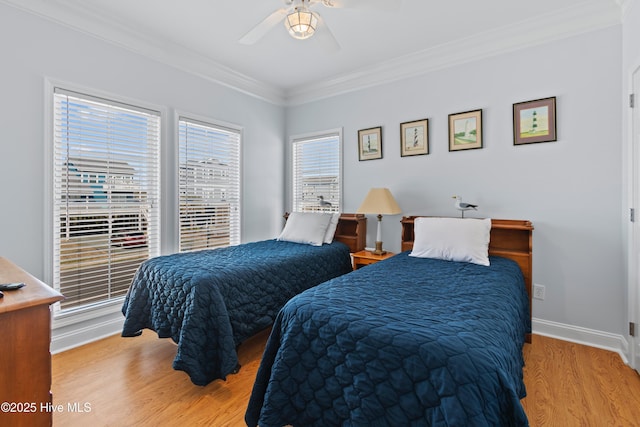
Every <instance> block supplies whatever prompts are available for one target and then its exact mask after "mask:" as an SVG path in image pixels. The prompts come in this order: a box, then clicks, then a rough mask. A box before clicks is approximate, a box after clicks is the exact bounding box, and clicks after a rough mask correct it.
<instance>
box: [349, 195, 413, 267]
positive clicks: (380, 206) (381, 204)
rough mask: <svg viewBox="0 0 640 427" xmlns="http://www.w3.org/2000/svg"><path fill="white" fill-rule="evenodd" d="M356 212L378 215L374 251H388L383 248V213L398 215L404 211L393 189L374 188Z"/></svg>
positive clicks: (383, 252)
mask: <svg viewBox="0 0 640 427" xmlns="http://www.w3.org/2000/svg"><path fill="white" fill-rule="evenodd" d="M356 212H357V213H362V214H375V215H378V231H377V234H376V249H375V250H374V251H373V253H374V254H376V255H383V254H385V253H387V251H384V250H382V215H397V214H399V213H401V212H402V211H401V210H400V207H399V206H398V203H396V200H395V199H394V198H393V195H392V194H391V191H389V189H388V188H372V189H371V190H369V193H367V197H365V198H364V201H363V202H362V204H361V205H360V207H359V208H358V210H357V211H356Z"/></svg>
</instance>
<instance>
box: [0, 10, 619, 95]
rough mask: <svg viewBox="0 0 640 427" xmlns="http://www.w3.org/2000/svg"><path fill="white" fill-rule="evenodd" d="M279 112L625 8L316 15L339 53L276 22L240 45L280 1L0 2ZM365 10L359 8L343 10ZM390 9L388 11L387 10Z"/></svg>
mask: <svg viewBox="0 0 640 427" xmlns="http://www.w3.org/2000/svg"><path fill="white" fill-rule="evenodd" d="M0 1H2V2H4V3H7V4H10V5H12V6H15V7H19V8H21V9H24V10H27V11H30V12H33V13H36V14H38V15H41V16H44V17H46V18H48V19H53V20H55V21H57V22H60V23H63V24H65V25H68V26H70V27H73V28H76V29H79V30H81V31H84V32H86V33H91V34H93V35H95V36H97V37H99V38H101V39H104V40H107V41H109V42H112V43H116V44H118V45H121V46H123V47H126V48H128V49H131V50H134V51H136V52H139V53H141V54H144V55H147V56H150V57H153V58H154V59H157V60H161V61H163V62H167V63H169V64H172V65H174V66H177V67H179V68H181V69H184V70H186V71H190V72H193V73H196V74H199V75H201V76H203V77H205V78H209V79H212V80H215V81H218V82H221V83H223V84H226V85H228V86H232V87H235V88H237V89H239V90H241V91H244V92H246V93H250V94H252V95H254V96H258V97H261V98H264V99H267V100H269V101H272V102H276V103H283V104H286V103H296V102H304V101H306V100H309V99H317V98H320V97H323V96H326V95H327V94H328V93H339V92H344V91H346V90H350V88H354V87H361V86H367V85H371V84H376V83H379V82H382V81H389V80H393V79H398V78H403V77H406V76H410V75H413V74H417V73H420V72H424V71H425V70H431V69H437V68H442V67H445V66H448V65H451V64H455V63H461V62H465V61H469V60H473V59H477V58H479V57H484V56H488V55H492V54H496V53H501V52H505V51H510V50H514V49H518V48H521V47H524V46H528V45H531V44H536V43H541V42H546V41H549V40H553V39H557V38H561V37H567V36H571V35H574V34H579V33H581V32H585V31H591V30H594V29H598V28H604V27H606V26H610V25H615V24H617V23H619V22H620V21H621V4H622V5H624V4H625V0H535V1H523V0H482V1H479V0H439V1H431V0H387V1H388V2H389V3H393V4H395V3H397V4H398V7H397V8H395V10H386V11H381V10H371V9H370V8H366V7H362V8H356V7H353V8H344V9H330V8H326V7H324V6H322V5H317V7H316V9H315V10H317V11H319V12H320V13H321V15H322V17H323V19H324V21H325V23H326V24H327V26H328V27H329V28H330V30H331V32H332V33H333V35H334V36H335V38H336V39H337V41H338V42H339V44H340V46H341V48H340V50H337V51H331V50H329V49H327V48H326V46H325V44H323V43H322V41H323V40H322V38H323V37H326V34H324V35H323V34H321V32H322V31H325V32H326V29H322V28H321V29H319V30H318V33H316V35H315V36H314V37H312V38H310V39H308V40H295V39H293V38H292V37H290V36H289V35H288V33H287V31H286V29H285V28H284V25H282V24H278V25H276V26H275V27H274V28H273V29H272V30H270V31H269V32H268V33H267V34H266V35H265V36H264V37H263V38H262V39H261V40H259V41H258V42H257V43H255V44H254V45H249V46H247V45H243V44H240V43H239V42H238V40H239V39H240V38H241V37H242V36H243V35H244V34H245V33H246V32H247V31H249V30H250V29H251V28H253V27H254V26H255V25H257V24H258V23H259V22H260V21H261V20H262V19H264V18H265V17H267V16H268V15H269V14H270V13H271V12H273V11H275V10H277V9H279V8H282V7H284V6H285V4H284V3H285V2H284V0H248V1H239V0H0ZM343 1H344V3H346V4H347V5H348V4H349V2H350V1H351V2H356V3H360V4H362V3H366V1H367V0H343ZM391 9H394V8H391Z"/></svg>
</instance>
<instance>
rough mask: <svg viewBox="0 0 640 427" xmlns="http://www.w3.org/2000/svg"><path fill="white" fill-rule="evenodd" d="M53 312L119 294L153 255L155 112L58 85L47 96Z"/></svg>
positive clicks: (157, 137) (156, 171)
mask: <svg viewBox="0 0 640 427" xmlns="http://www.w3.org/2000/svg"><path fill="white" fill-rule="evenodd" d="M53 103H54V106H53V107H54V108H53V115H54V117H53V132H54V138H53V143H54V149H53V157H54V158H53V174H54V176H53V187H54V188H53V199H54V200H53V215H54V218H53V233H54V235H53V244H54V248H53V249H54V250H53V258H54V259H53V280H54V287H55V288H56V289H57V290H59V291H60V292H61V293H62V294H63V295H64V296H65V300H64V301H62V302H61V303H60V306H59V307H57V308H56V312H57V313H58V314H61V313H64V312H68V311H71V310H76V309H79V308H85V307H87V306H91V305H98V304H103V303H108V302H111V301H114V300H120V299H121V298H122V297H123V296H124V295H125V294H126V292H127V290H128V288H129V285H130V284H131V279H132V277H133V275H134V273H135V271H136V269H137V268H138V266H139V265H140V263H141V262H142V261H144V260H146V259H148V258H150V257H152V256H156V255H158V254H159V204H158V199H159V147H160V113H159V112H157V111H150V110H147V109H144V108H139V107H134V106H131V105H126V104H122V103H119V102H116V101H110V100H105V99H101V98H96V97H93V96H90V95H85V94H80V93H75V92H72V91H67V90H64V89H60V88H55V89H54V96H53Z"/></svg>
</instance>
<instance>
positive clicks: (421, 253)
mask: <svg viewBox="0 0 640 427" xmlns="http://www.w3.org/2000/svg"><path fill="white" fill-rule="evenodd" d="M490 231H491V219H489V218H487V219H475V218H416V219H415V221H414V234H415V239H414V242H413V250H412V251H411V253H410V254H409V256H413V257H418V258H437V259H444V260H448V261H464V262H471V263H474V264H480V265H489V235H490Z"/></svg>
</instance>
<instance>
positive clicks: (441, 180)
mask: <svg viewBox="0 0 640 427" xmlns="http://www.w3.org/2000/svg"><path fill="white" fill-rule="evenodd" d="M636 9H637V7H636ZM634 16H635V18H634V20H635V21H634V22H638V17H637V13H636V14H635V15H634ZM637 27H638V26H637V25H636V28H637ZM622 28H624V32H625V40H632V39H634V40H638V39H640V36H638V33H637V30H633V29H632V26H631V25H629V24H628V23H625V25H624V26H623V27H622ZM622 28H621V27H612V28H608V29H604V30H599V31H595V32H591V33H586V34H583V35H581V36H578V37H573V38H569V39H565V40H560V41H554V42H553V43H549V44H546V45H540V46H534V47H528V48H525V49H523V50H521V51H518V52H514V53H510V54H504V55H500V56H495V57H492V58H487V59H483V60H479V61H474V62H470V63H467V64H463V65H458V66H455V67H451V68H448V69H445V70H440V71H435V72H430V73H428V74H425V75H423V76H420V77H415V78H412V79H408V80H404V81H401V82H394V83H389V84H387V85H381V86H378V87H374V88H369V89H366V90H361V91H357V92H353V93H349V94H345V95H340V96H336V97H333V98H329V99H325V100H322V101H317V102H312V103H309V104H304V105H296V106H291V107H288V108H284V107H281V106H276V105H272V104H269V103H266V102H263V101H260V100H257V99H256V98H253V97H250V96H247V95H244V94H241V93H239V92H236V91H233V90H231V89H229V88H227V87H224V86H222V85H218V84H215V83H212V82H211V81H208V80H205V79H201V78H199V77H196V76H193V75H190V74H187V73H185V72H183V71H180V70H178V69H175V68H172V67H170V66H167V65H164V64H161V63H158V62H155V61H153V60H150V59H147V58H145V57H142V56H140V55H137V54H134V53H132V52H130V51H128V50H125V49H122V48H120V47H116V46H114V45H112V44H109V43H105V42H102V41H100V40H97V39H95V38H92V37H90V36H87V35H85V34H82V33H79V32H76V31H73V30H70V29H68V28H66V27H63V26H60V25H57V24H54V23H52V22H50V21H46V20H43V19H40V18H38V17H35V16H33V15H30V14H27V13H24V12H21V11H18V10H16V9H14V8H11V7H8V6H5V5H2V4H0V46H1V48H2V49H1V50H2V53H3V61H2V63H3V65H4V67H3V68H2V71H1V73H2V74H1V75H2V77H3V78H2V82H3V83H2V85H3V95H4V100H5V102H3V103H2V104H1V105H0V132H1V133H0V135H1V136H2V139H1V140H0V166H1V167H0V180H1V181H0V182H2V184H0V195H1V196H2V199H3V200H4V201H5V208H4V209H2V210H1V211H0V236H1V237H0V255H1V256H4V257H7V258H9V259H11V260H13V261H14V262H16V263H17V264H19V265H20V266H21V267H23V268H25V269H26V270H28V271H30V272H31V273H33V274H34V275H36V276H38V277H40V278H45V276H46V275H45V271H44V266H45V265H46V263H45V249H44V248H43V245H44V237H43V236H44V233H45V231H46V230H45V227H44V219H43V213H44V212H45V206H46V205H45V203H46V200H45V191H44V185H45V183H46V182H47V177H46V176H45V173H44V164H45V156H44V144H45V134H46V130H45V129H44V115H45V109H44V102H45V93H44V91H45V84H44V82H45V79H46V78H52V79H55V80H56V81H66V82H70V83H73V84H74V85H78V86H84V87H87V88H91V89H95V90H98V91H101V92H107V93H113V94H115V95H121V96H124V97H127V98H130V99H134V100H136V99H137V100H140V101H142V102H144V103H150V104H154V105H157V106H159V107H161V108H164V111H165V113H166V115H165V123H167V127H166V128H165V131H166V135H165V136H166V138H165V146H164V147H163V153H164V155H165V157H164V158H163V165H164V167H165V168H166V169H168V170H169V171H170V169H171V167H172V166H171V165H172V164H173V163H172V162H173V161H174V159H173V155H174V154H173V153H174V152H175V137H174V129H173V126H172V125H171V122H172V120H173V113H174V111H175V110H179V111H187V112H192V113H194V114H197V115H199V116H207V117H211V118H213V119H217V120H222V121H225V122H229V123H235V124H238V125H240V126H242V127H243V128H244V139H243V142H244V146H243V194H244V197H243V200H242V208H243V223H242V224H243V241H251V240H259V239H264V238H270V237H273V236H274V235H275V234H276V233H277V232H278V231H279V230H280V228H281V226H282V220H281V217H280V216H281V214H282V211H283V210H284V209H285V208H286V207H287V205H288V201H287V200H285V194H286V193H287V192H288V191H287V190H288V187H289V178H290V177H289V174H290V171H289V168H288V165H287V163H286V160H287V158H288V154H289V153H288V144H285V143H284V141H286V140H287V138H286V137H287V136H290V135H298V134H305V133H309V132H314V131H322V130H327V129H335V128H340V127H342V128H343V130H344V185H345V187H344V188H345V192H344V211H345V212H353V211H355V210H356V209H357V207H358V206H359V204H360V202H361V201H362V199H363V198H364V196H365V194H366V192H367V190H368V189H369V188H370V187H374V186H386V187H389V188H390V189H391V191H392V192H393V193H394V195H395V196H396V199H397V200H398V202H399V204H400V206H401V208H402V209H403V213H404V214H406V215H410V214H427V215H447V216H454V215H457V212H456V211H455V210H454V208H453V200H452V199H451V196H452V195H454V194H458V195H461V196H462V197H463V198H464V199H465V200H467V201H470V202H476V203H478V204H479V205H480V210H479V211H478V212H477V216H483V217H485V216H486V217H494V218H518V219H529V220H531V221H533V223H534V226H535V227H536V229H535V231H534V282H535V283H539V284H543V285H545V286H546V299H545V300H544V301H538V300H536V301H534V313H533V314H534V316H535V318H537V319H539V320H543V321H547V322H558V323H559V324H563V325H572V326H575V327H580V328H588V329H590V330H594V331H602V332H603V333H610V334H616V335H622V336H625V331H626V322H627V318H626V317H627V316H626V311H627V302H626V298H627V286H626V269H625V267H626V264H625V263H624V260H625V258H626V253H625V247H626V246H625V245H626V225H625V222H624V218H625V210H626V209H625V206H626V204H625V199H626V193H625V191H624V187H623V186H624V185H625V184H626V182H625V179H624V176H625V173H624V171H623V172H621V163H622V165H623V167H624V164H625V162H626V159H625V160H622V159H623V158H624V156H623V154H624V153H623V135H622V129H624V127H623V124H622V120H621V116H622V117H624V114H623V111H622V107H623V103H622V102H621V97H620V94H621V93H624V91H623V89H624V86H625V85H626V78H627V77H628V76H627V75H626V74H625V73H624V72H621V64H622V62H623V55H622ZM637 50H638V42H627V44H626V46H625V53H626V54H625V57H624V59H625V61H626V63H627V64H629V63H632V62H633V63H635V62H636V61H637V60H638V59H637V57H636V56H634V54H633V53H632V52H637ZM548 96H556V97H557V101H558V136H559V140H558V141H557V142H552V143H543V144H533V145H528V146H519V147H514V146H513V145H512V125H511V121H512V104H513V103H514V102H520V101H526V100H531V99H537V98H543V97H548ZM478 108H482V109H483V118H484V144H485V146H484V148H483V149H481V150H471V151H466V152H454V153H450V152H448V148H447V138H448V134H447V133H448V130H447V115H448V114H450V113H456V112H461V111H467V110H472V109H478ZM421 118H429V120H430V123H429V124H430V132H429V137H430V150H431V154H429V155H427V156H417V157H405V158H401V157H400V148H399V124H400V123H401V122H404V121H411V120H415V119H421ZM373 126H382V127H383V144H384V147H383V148H384V157H383V159H381V160H372V161H366V162H359V161H358V155H357V131H358V129H363V128H368V127H373ZM172 202H175V187H174V185H173V184H172V182H169V181H168V180H165V181H164V187H163V203H164V209H163V212H164V213H165V214H168V215H166V216H165V220H164V221H163V226H164V230H163V233H164V235H165V236H168V238H165V239H164V241H163V249H164V250H165V251H169V250H170V249H171V248H172V247H173V245H174V243H175V242H173V239H174V237H175V226H173V225H172V224H173V222H174V221H173V220H174V219H175V216H174V215H175V213H174V211H173V207H172ZM399 220H400V216H395V217H386V218H385V219H384V220H383V233H384V234H383V241H384V242H385V246H386V247H387V248H388V249H390V250H393V251H397V250H399V245H400V242H399V238H400V224H399ZM370 224H371V225H372V226H371V227H370V231H369V235H368V244H369V245H372V243H373V240H374V236H375V231H374V229H375V227H374V226H373V225H374V224H375V223H374V218H373V217H371V218H370ZM98 321H99V320H98ZM109 322H111V320H109ZM112 325H113V324H112ZM85 326H86V325H85ZM71 327H72V325H69V328H71ZM107 329H108V328H107ZM87 330H88V329H87ZM59 333H60V334H63V335H64V334H67V333H68V334H72V332H71V331H68V330H64V329H61V330H60V331H59ZM91 333H93V332H91ZM54 338H55V334H54ZM86 338H87V339H90V338H91V336H87V337H86ZM94 338H95V336H94ZM63 346H64V345H63Z"/></svg>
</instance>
